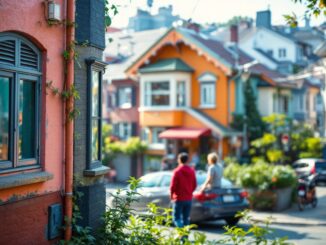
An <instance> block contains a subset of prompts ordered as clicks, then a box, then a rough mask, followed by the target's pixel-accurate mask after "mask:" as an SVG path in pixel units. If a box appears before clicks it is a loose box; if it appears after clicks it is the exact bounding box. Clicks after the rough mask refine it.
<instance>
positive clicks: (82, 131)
mask: <svg viewBox="0 0 326 245" xmlns="http://www.w3.org/2000/svg"><path fill="white" fill-rule="evenodd" d="M51 4H55V6H53V5H51ZM89 6H91V8H89ZM52 7H54V12H51V11H50V10H51V8H52ZM52 14H53V15H52ZM75 16H79V18H77V19H76V23H77V24H78V25H79V26H80V27H79V28H76V30H77V29H78V30H77V33H76V34H77V35H76V36H77V43H76V42H75V40H74V30H75V25H73V24H71V25H65V24H64V23H66V22H63V20H66V21H67V22H69V21H70V22H71V23H75ZM81 16H83V17H82V18H81ZM86 40H87V45H85V41H86ZM104 43H105V42H104V2H103V1H101V0H95V1H94V0H93V1H90V0H88V1H87V0H80V1H77V5H75V1H73V0H67V1H63V0H62V1H61V0H59V1H56V2H55V3H54V2H51V1H41V0H31V1H6V0H4V1H1V7H0V87H1V92H0V156H1V157H0V200H1V202H0V215H1V222H0V230H1V231H0V234H1V242H0V243H1V244H2V243H3V244H54V243H57V242H58V240H60V239H63V238H66V239H68V240H69V238H70V236H71V233H70V232H69V231H71V230H70V229H69V228H66V229H65V230H63V229H62V227H63V226H64V222H65V220H66V218H67V217H68V218H69V217H70V215H71V213H72V196H73V194H74V193H75V192H76V191H78V192H82V193H83V194H84V195H83V198H82V200H79V206H80V210H81V213H82V215H83V220H82V221H81V222H80V224H81V225H87V226H90V227H93V228H97V227H98V226H99V225H100V221H101V220H100V217H101V215H102V214H103V212H104V211H105V189H104V185H103V175H104V174H105V173H106V172H107V171H108V168H107V167H104V166H102V163H101V121H102V114H101V104H102V101H101V100H102V97H101V91H102V90H101V84H102V75H103V73H104V71H105V67H106V63H104V62H102V52H103V50H104V47H105V44H104ZM74 53H75V54H78V59H77V61H76V64H75V67H74V66H73V64H74V58H73V57H74ZM68 83H71V85H72V84H74V86H73V87H70V89H74V90H70V92H72V91H73V92H74V93H78V96H76V101H75V108H77V109H78V110H79V111H80V116H77V115H74V111H73V110H72V109H73V108H72V107H68V104H69V103H71V101H72V99H71V96H69V98H66V99H63V98H62V96H61V93H62V94H66V93H67V91H66V93H64V92H65V91H64V90H65V89H67V88H66V86H68ZM68 88H69V86H68ZM77 97H80V99H79V100H78V98H77ZM73 119H75V124H73ZM73 125H74V127H73ZM70 140H71V141H70ZM73 176H74V182H73ZM73 187H75V188H74V189H72V188H73ZM63 235H64V236H63Z"/></svg>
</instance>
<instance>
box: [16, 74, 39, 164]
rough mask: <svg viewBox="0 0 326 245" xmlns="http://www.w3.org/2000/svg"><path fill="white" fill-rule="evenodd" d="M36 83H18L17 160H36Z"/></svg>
mask: <svg viewBox="0 0 326 245" xmlns="http://www.w3.org/2000/svg"><path fill="white" fill-rule="evenodd" d="M35 90H36V82H35V81H28V80H20V81H19V106H18V124H19V139H18V159H20V160H21V159H29V158H36V154H35V153H36V150H35V146H36V122H35V115H36V104H35V96H36V93H35Z"/></svg>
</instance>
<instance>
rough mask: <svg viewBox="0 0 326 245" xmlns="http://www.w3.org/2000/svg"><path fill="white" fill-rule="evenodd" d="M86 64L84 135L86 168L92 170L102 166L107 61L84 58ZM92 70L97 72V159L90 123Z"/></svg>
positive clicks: (91, 117)
mask: <svg viewBox="0 0 326 245" xmlns="http://www.w3.org/2000/svg"><path fill="white" fill-rule="evenodd" d="M85 62H86V65H87V137H86V144H87V146H86V149H87V150H86V170H92V169H95V168H98V167H101V166H102V144H103V142H102V137H101V136H102V125H103V112H102V99H103V95H102V93H103V91H102V86H103V74H104V71H105V67H106V65H107V63H105V62H103V61H101V60H98V59H96V58H88V59H86V60H85ZM93 72H98V73H99V93H98V96H99V98H98V116H97V120H98V132H97V134H98V152H97V160H95V161H93V159H92V137H93V136H92V123H93V120H94V119H93V109H92V102H93V100H92V88H93Z"/></svg>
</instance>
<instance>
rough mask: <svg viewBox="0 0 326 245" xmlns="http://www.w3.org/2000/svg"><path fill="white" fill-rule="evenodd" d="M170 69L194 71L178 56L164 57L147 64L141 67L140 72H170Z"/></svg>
mask: <svg viewBox="0 0 326 245" xmlns="http://www.w3.org/2000/svg"><path fill="white" fill-rule="evenodd" d="M168 71H183V72H193V71H194V69H192V68H191V67H190V66H189V65H187V64H186V63H185V62H183V61H182V60H180V59H178V58H172V59H162V60H158V61H157V62H155V63H152V64H150V65H147V66H145V67H143V68H141V69H139V72H140V73H152V72H168Z"/></svg>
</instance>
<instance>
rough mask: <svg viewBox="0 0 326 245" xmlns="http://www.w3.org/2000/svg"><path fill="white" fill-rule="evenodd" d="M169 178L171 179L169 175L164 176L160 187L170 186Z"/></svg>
mask: <svg viewBox="0 0 326 245" xmlns="http://www.w3.org/2000/svg"><path fill="white" fill-rule="evenodd" d="M171 178H172V176H171V175H164V176H163V179H162V182H161V186H165V187H167V186H170V184H171Z"/></svg>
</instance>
